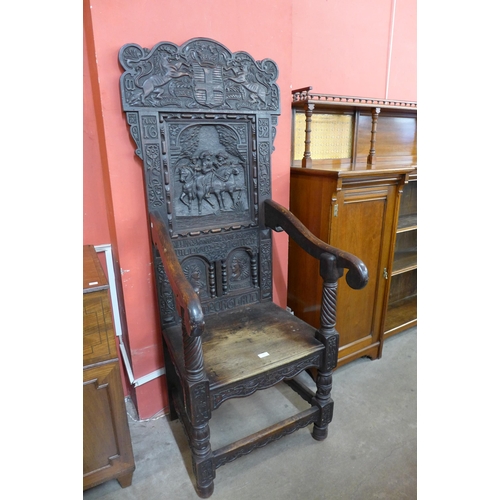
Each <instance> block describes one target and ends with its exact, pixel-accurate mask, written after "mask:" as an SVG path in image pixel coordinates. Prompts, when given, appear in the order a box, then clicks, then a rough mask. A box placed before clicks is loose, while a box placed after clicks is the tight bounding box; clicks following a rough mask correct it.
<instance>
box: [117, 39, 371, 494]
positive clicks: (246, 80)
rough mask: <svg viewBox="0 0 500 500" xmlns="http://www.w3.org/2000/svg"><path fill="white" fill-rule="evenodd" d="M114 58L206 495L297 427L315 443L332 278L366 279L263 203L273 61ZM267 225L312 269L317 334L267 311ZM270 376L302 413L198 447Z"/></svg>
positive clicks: (205, 50)
mask: <svg viewBox="0 0 500 500" xmlns="http://www.w3.org/2000/svg"><path fill="white" fill-rule="evenodd" d="M119 60H120V63H121V65H122V66H123V68H124V70H125V72H124V73H123V75H122V76H121V80H120V86H121V92H122V105H123V109H124V111H125V113H126V117H127V121H128V123H129V125H130V131H131V135H132V137H133V138H134V140H135V142H136V144H137V150H136V153H137V155H138V156H139V157H140V158H142V160H143V164H144V174H145V184H144V185H145V190H146V197H147V201H148V210H149V215H150V223H151V238H152V254H153V258H154V265H155V273H156V283H157V292H158V304H159V313H160V321H161V327H162V334H163V335H162V337H163V341H164V347H165V367H166V376H167V383H168V390H169V391H168V392H169V396H170V401H171V404H170V415H171V417H172V418H177V417H180V419H181V421H182V423H183V425H184V428H185V430H186V434H187V436H188V440H189V444H190V447H191V453H192V462H193V470H194V473H195V476H196V490H197V492H198V495H199V496H201V497H209V496H210V495H211V494H212V492H213V489H214V478H215V471H216V469H217V468H218V467H220V466H222V465H224V464H226V463H227V462H230V461H232V460H234V459H236V458H238V457H240V456H241V455H244V454H247V453H249V452H251V451H252V450H254V449H256V448H258V447H261V446H264V445H266V444H268V443H270V442H272V441H274V440H276V439H279V438H281V437H282V436H284V435H286V434H289V433H291V432H293V431H295V430H297V429H299V428H302V427H305V426H307V425H310V424H314V425H313V430H312V436H313V438H315V439H317V440H323V439H325V438H326V437H327V429H328V424H329V423H330V421H331V419H332V411H333V401H332V399H331V397H330V392H331V384H332V369H333V368H334V367H335V365H336V362H337V350H338V333H337V331H336V329H335V324H336V301H337V286H338V280H339V279H340V278H341V277H342V276H343V272H344V269H347V270H348V272H347V274H346V280H347V283H348V285H349V286H350V287H352V288H354V289H361V288H363V287H364V286H365V285H366V283H367V280H368V275H367V272H366V268H365V265H364V264H363V262H362V261H361V260H359V259H358V258H357V257H355V256H354V255H351V254H349V253H347V252H342V251H340V250H338V249H337V248H333V247H332V246H329V245H327V244H326V243H324V242H322V241H320V240H319V239H318V238H316V237H315V236H314V235H312V234H311V233H310V232H309V231H308V230H307V229H306V228H305V227H304V226H303V225H302V224H301V223H300V222H299V221H298V220H297V219H296V218H295V217H294V215H292V214H291V213H290V212H289V211H288V210H287V209H285V208H284V207H282V206H280V205H278V204H277V203H275V202H273V201H272V200H271V199H270V197H271V152H272V150H273V139H274V136H275V131H276V125H277V119H278V115H279V110H280V96H279V89H278V86H277V85H276V78H277V76H278V68H277V66H276V64H275V63H274V62H273V61H271V60H269V59H266V60H263V61H255V60H254V59H253V58H252V56H250V55H249V54H247V53H246V52H236V53H231V52H230V51H229V50H228V49H227V48H226V47H224V46H223V45H221V44H219V43H218V42H216V41H214V40H210V39H205V38H195V39H192V40H189V41H188V42H186V43H184V44H183V45H181V46H180V47H178V46H177V45H175V44H173V43H170V42H161V43H159V44H157V45H155V47H153V49H152V50H147V49H143V48H141V47H139V46H138V45H136V44H127V45H125V46H124V47H122V48H121V50H120V54H119ZM273 230H274V231H286V232H287V233H288V234H289V236H290V237H291V238H292V239H294V240H295V241H296V242H297V244H298V245H299V246H300V247H301V248H303V249H304V251H305V252H306V253H307V254H308V255H311V256H312V258H313V259H314V260H315V262H316V266H315V268H314V270H313V273H314V274H315V275H318V276H319V275H321V281H322V301H323V306H322V307H321V308H320V309H318V311H317V316H318V327H317V328H314V327H312V326H310V325H309V324H307V323H305V322H304V321H302V320H301V319H299V318H297V317H296V316H294V315H292V314H290V313H289V312H287V311H286V310H283V309H281V308H280V307H278V306H277V305H276V304H275V303H274V302H273V297H272V261H271V256H272V231H273ZM306 279H307V278H306ZM307 369H315V370H316V371H317V376H316V385H317V390H316V392H312V391H311V390H310V389H308V388H307V384H303V385H301V384H300V383H299V382H298V381H295V380H293V379H294V377H296V376H298V375H299V374H301V373H302V372H304V371H305V370H307ZM281 381H288V383H289V384H290V385H291V386H292V387H293V388H294V389H295V390H296V391H297V392H298V393H299V394H300V395H301V396H302V397H303V398H304V399H305V400H306V401H307V402H308V403H310V405H308V409H306V410H304V411H302V412H300V413H299V414H297V415H295V416H293V417H290V418H288V419H286V420H284V421H282V422H279V423H277V424H275V425H273V426H271V427H268V428H266V429H262V430H261V431H258V432H256V433H254V434H252V435H250V436H248V437H246V438H243V439H241V440H239V441H237V442H235V443H232V444H229V445H227V446H224V447H222V448H219V449H216V450H212V448H211V444H210V430H209V422H210V418H211V415H212V412H214V411H215V410H216V409H217V408H219V407H220V405H221V404H223V403H224V401H226V400H228V399H230V398H241V397H245V396H249V395H251V394H253V393H254V392H255V391H257V390H262V389H266V388H269V387H271V386H273V385H275V384H277V383H279V382H281ZM255 411H261V410H259V409H257V408H256V409H255Z"/></svg>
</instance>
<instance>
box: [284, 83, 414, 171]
mask: <svg viewBox="0 0 500 500" xmlns="http://www.w3.org/2000/svg"><path fill="white" fill-rule="evenodd" d="M311 90H312V87H302V88H300V89H295V90H292V105H293V106H294V107H298V106H300V104H303V107H304V111H305V118H306V123H305V140H304V156H303V158H302V167H303V168H311V167H312V160H313V159H312V156H311V138H312V127H311V124H312V116H313V112H314V110H315V108H316V106H317V105H321V107H322V108H323V109H324V108H325V107H328V106H335V107H337V106H346V107H353V106H356V107H360V108H370V109H371V113H372V128H371V138H370V152H369V154H368V157H367V160H366V163H367V168H368V169H370V168H372V167H373V166H374V165H375V161H376V151H375V143H376V141H377V121H378V116H379V114H380V110H381V109H383V108H385V109H390V108H393V109H394V108H398V109H417V103H416V102H412V101H396V100H391V99H376V98H368V97H353V96H339V95H332V94H313V93H312V92H311Z"/></svg>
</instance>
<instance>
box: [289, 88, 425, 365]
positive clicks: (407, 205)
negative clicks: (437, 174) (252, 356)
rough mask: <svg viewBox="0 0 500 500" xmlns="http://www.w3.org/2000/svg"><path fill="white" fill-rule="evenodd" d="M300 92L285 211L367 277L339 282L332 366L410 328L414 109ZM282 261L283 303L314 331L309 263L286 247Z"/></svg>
mask: <svg viewBox="0 0 500 500" xmlns="http://www.w3.org/2000/svg"><path fill="white" fill-rule="evenodd" d="M310 90H311V88H310V87H309V88H304V89H299V90H298V91H295V93H294V96H293V97H294V100H293V103H292V111H293V120H294V122H293V123H294V133H293V137H294V143H293V148H292V153H293V156H292V158H291V167H292V168H291V180H290V210H291V211H292V212H293V213H294V214H295V215H296V216H297V217H298V218H299V219H300V220H301V221H302V222H303V223H304V224H305V225H306V226H307V227H308V228H309V229H310V230H311V232H312V233H313V234H314V235H316V236H317V237H319V238H320V239H322V240H323V241H326V242H328V243H330V244H331V245H333V246H336V247H338V248H342V249H343V250H346V251H347V252H351V253H353V254H354V255H357V256H358V257H359V258H360V259H361V260H362V261H363V262H364V263H365V264H366V266H367V268H368V273H369V282H368V285H367V286H366V287H365V288H364V289H363V290H355V291H354V290H352V289H350V288H349V287H348V286H347V284H346V283H345V281H344V280H340V281H339V292H338V302H337V325H336V328H337V330H338V332H339V334H340V349H339V361H338V366H342V365H343V364H345V363H348V362H350V361H353V360H354V359H357V358H359V357H362V356H368V357H371V358H379V357H381V355H382V348H383V342H384V338H387V337H389V336H391V335H394V334H395V333H398V332H401V331H403V330H405V329H407V328H410V327H412V326H415V325H416V323H417V248H416V247H417V135H416V130H417V110H416V103H406V102H385V101H374V100H370V99H361V98H354V97H352V98H351V97H338V96H330V95H328V96H327V95H319V94H312V93H311V92H310ZM289 257H290V259H289V267H288V306H289V307H290V308H291V309H292V310H293V311H294V313H295V314H296V315H297V316H298V317H299V318H302V319H303V320H305V321H307V322H308V323H310V324H313V325H315V326H317V327H318V326H319V315H318V312H319V308H320V304H321V278H320V276H319V273H318V269H317V264H316V263H315V262H313V259H312V258H310V257H309V256H308V255H307V254H305V252H304V251H302V250H301V249H300V248H298V246H297V245H295V244H294V243H293V242H290V251H289ZM304 276H308V279H307V280H304ZM310 276H314V277H313V278H312V279H310V278H309V277H310Z"/></svg>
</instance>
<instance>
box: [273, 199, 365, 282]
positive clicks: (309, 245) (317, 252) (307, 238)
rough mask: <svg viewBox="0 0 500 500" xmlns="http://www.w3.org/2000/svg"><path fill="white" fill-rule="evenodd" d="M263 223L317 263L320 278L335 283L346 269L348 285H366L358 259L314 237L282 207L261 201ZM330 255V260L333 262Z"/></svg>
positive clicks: (363, 268)
mask: <svg viewBox="0 0 500 500" xmlns="http://www.w3.org/2000/svg"><path fill="white" fill-rule="evenodd" d="M264 211H265V223H266V226H268V227H270V228H271V229H273V230H275V231H285V232H286V233H287V234H288V235H289V236H290V238H292V239H293V240H294V241H295V242H296V243H297V244H298V245H299V246H300V247H301V248H302V249H304V250H305V251H306V252H307V253H308V254H309V255H312V256H313V257H315V258H316V259H318V260H320V272H321V275H322V276H323V279H325V278H326V279H327V280H328V281H337V280H338V279H339V278H340V277H341V276H342V274H343V270H344V269H347V270H348V272H347V275H346V281H347V284H348V285H349V286H350V287H351V288H354V289H358V290H359V289H361V288H363V287H364V286H366V284H367V283H368V270H367V268H366V266H365V264H364V263H363V261H361V260H360V259H358V257H356V256H355V255H352V254H350V253H348V252H343V251H342V250H339V249H338V248H335V247H332V246H331V245H328V244H327V243H325V242H324V241H322V240H320V239H319V238H317V237H316V236H314V235H313V234H312V233H311V232H310V231H309V230H308V229H307V228H306V227H305V226H304V224H302V222H300V221H299V219H297V217H295V215H293V214H292V212H290V211H289V210H287V209H286V208H285V207H283V206H282V205H280V204H279V203H276V202H275V201H272V200H266V201H265V202H264ZM332 256H333V259H332Z"/></svg>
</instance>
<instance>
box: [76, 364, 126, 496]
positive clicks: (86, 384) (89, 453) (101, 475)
mask: <svg viewBox="0 0 500 500" xmlns="http://www.w3.org/2000/svg"><path fill="white" fill-rule="evenodd" d="M134 468H135V465H134V457H133V453H132V445H131V440H130V433H129V427H128V421H127V413H126V409H125V402H124V398H123V390H122V386H121V377H120V367H119V364H118V362H117V361H116V362H111V363H107V364H103V365H98V366H93V367H89V368H87V369H84V370H83V489H87V488H89V487H91V486H95V485H97V484H99V483H102V482H103V481H107V480H109V479H111V478H117V479H118V480H119V481H120V484H121V485H122V486H127V485H128V484H130V481H131V480H132V472H133V470H134ZM127 483H128V484H127Z"/></svg>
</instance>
